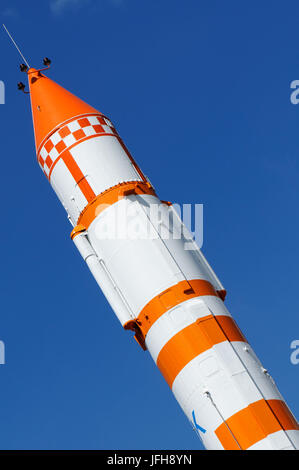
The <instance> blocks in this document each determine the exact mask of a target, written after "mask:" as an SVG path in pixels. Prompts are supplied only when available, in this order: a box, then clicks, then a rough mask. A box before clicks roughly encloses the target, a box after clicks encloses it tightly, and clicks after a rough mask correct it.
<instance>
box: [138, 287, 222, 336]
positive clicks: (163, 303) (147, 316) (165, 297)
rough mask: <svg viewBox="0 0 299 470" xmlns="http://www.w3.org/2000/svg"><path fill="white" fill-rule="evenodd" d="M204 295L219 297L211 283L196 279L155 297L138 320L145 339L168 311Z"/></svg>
mask: <svg viewBox="0 0 299 470" xmlns="http://www.w3.org/2000/svg"><path fill="white" fill-rule="evenodd" d="M202 295H213V296H216V297H217V296H218V295H217V293H216V291H215V289H214V287H213V286H212V284H211V283H210V282H208V281H205V280H204V279H194V280H190V281H181V282H179V283H178V284H175V285H174V286H172V287H170V288H169V289H166V290H164V291H163V292H161V293H160V294H159V295H157V296H156V297H154V298H153V299H152V300H150V301H149V302H148V303H147V304H146V306H145V307H144V308H143V309H142V311H141V312H140V314H139V315H138V318H137V323H138V325H139V327H140V329H141V331H142V333H143V335H144V337H145V336H146V335H147V333H148V331H149V329H150V328H151V326H152V325H153V324H154V323H155V322H156V321H157V320H158V318H160V317H161V316H162V315H163V314H164V313H165V312H167V310H170V309H171V308H173V307H175V306H176V305H178V304H180V303H182V302H184V301H185V300H189V299H192V298H194V297H199V296H202Z"/></svg>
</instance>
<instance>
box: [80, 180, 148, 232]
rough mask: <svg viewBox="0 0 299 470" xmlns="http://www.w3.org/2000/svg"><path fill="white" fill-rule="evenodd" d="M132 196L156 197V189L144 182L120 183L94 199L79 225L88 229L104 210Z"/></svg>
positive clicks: (82, 215)
mask: <svg viewBox="0 0 299 470" xmlns="http://www.w3.org/2000/svg"><path fill="white" fill-rule="evenodd" d="M130 194H149V195H152V196H156V193H155V191H154V189H153V188H152V186H151V185H150V184H149V183H145V182H143V181H129V182H126V183H119V184H117V185H116V186H113V187H112V188H109V189H107V190H106V191H103V192H102V193H101V194H99V195H98V196H96V197H94V198H93V200H92V201H91V202H90V204H88V205H87V206H86V207H85V208H84V209H83V211H82V212H81V214H80V216H79V219H78V225H79V224H80V225H83V226H84V227H85V228H88V227H89V226H90V224H91V223H92V222H93V221H94V219H95V218H96V217H97V216H98V215H99V214H100V213H101V212H103V210H105V209H107V207H109V206H111V205H112V204H115V203H116V202H117V201H119V200H120V199H122V198H124V197H125V196H129V195H130Z"/></svg>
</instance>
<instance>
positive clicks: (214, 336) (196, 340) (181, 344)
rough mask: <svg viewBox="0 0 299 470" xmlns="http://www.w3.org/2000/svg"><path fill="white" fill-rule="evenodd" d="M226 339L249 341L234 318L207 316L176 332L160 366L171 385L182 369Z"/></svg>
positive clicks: (167, 344) (162, 353)
mask: <svg viewBox="0 0 299 470" xmlns="http://www.w3.org/2000/svg"><path fill="white" fill-rule="evenodd" d="M224 341H245V342H246V339H245V338H244V336H243V335H242V333H241V332H240V330H239V328H238V326H237V325H236V323H235V322H234V320H233V319H232V318H231V317H228V316H225V315H217V316H216V317H215V316H214V315H207V316H206V317H203V318H199V319H198V320H197V321H196V322H194V323H192V324H191V325H189V326H187V327H186V328H184V329H183V330H181V331H180V332H179V333H177V334H176V335H174V336H173V337H172V338H171V339H170V340H169V341H168V342H167V343H166V344H165V346H164V347H163V348H162V349H161V351H160V353H159V355H158V358H157V366H158V367H159V369H160V371H161V372H162V374H163V376H164V378H165V380H166V382H167V383H168V385H169V386H170V387H172V384H173V382H174V380H175V378H176V377H177V375H178V374H179V373H180V371H181V370H182V369H183V368H184V367H185V366H186V365H187V364H188V363H189V362H190V361H192V359H194V358H195V357H197V356H198V355H199V354H201V353H203V352H204V351H207V350H208V349H210V348H212V347H213V346H214V345H215V344H219V343H222V342H224Z"/></svg>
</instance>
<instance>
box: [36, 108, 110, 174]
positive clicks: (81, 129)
mask: <svg viewBox="0 0 299 470" xmlns="http://www.w3.org/2000/svg"><path fill="white" fill-rule="evenodd" d="M96 135H114V136H116V135H117V131H116V129H115V128H114V127H113V124H112V123H111V122H110V121H109V119H108V118H106V117H105V116H103V115H102V114H98V115H90V116H82V117H80V118H77V119H74V120H73V121H70V122H67V123H66V124H65V125H63V126H62V127H60V128H59V129H58V130H57V131H55V132H54V133H53V134H51V135H50V137H49V138H48V139H46V141H45V142H44V143H43V145H42V147H41V149H40V152H39V153H38V162H39V165H40V167H41V169H42V170H43V171H44V173H45V175H46V176H47V178H50V172H51V169H52V168H53V165H54V164H55V162H56V161H57V159H58V158H59V156H60V154H61V153H62V152H63V151H64V150H66V149H69V148H70V147H71V146H73V145H74V144H76V143H77V142H79V141H82V140H83V139H86V138H88V137H90V136H96Z"/></svg>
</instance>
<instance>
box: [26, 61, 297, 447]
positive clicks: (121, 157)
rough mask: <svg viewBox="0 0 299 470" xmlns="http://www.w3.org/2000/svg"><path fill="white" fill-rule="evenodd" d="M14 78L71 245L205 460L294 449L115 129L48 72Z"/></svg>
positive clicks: (180, 228)
mask: <svg viewBox="0 0 299 470" xmlns="http://www.w3.org/2000/svg"><path fill="white" fill-rule="evenodd" d="M44 64H45V67H46V68H48V67H49V64H50V61H49V60H48V59H46V60H45V61H44ZM21 70H22V71H23V72H26V74H27V76H28V82H29V93H30V99H31V107H32V117H33V126H34V135H35V145H36V154H37V161H38V164H39V166H40V168H41V170H42V172H43V173H44V175H45V177H46V178H47V179H48V181H49V183H50V184H51V186H52V187H53V189H54V191H55V193H56V194H57V196H58V198H59V200H60V202H61V203H62V205H63V206H64V208H65V210H66V212H67V216H68V218H69V221H70V222H71V224H72V226H73V229H72V231H71V239H72V240H73V243H74V244H75V246H76V247H77V249H78V251H79V253H80V254H81V256H82V258H83V260H84V261H85V262H86V264H87V266H88V268H89V269H90V271H91V273H92V275H93V276H94V278H95V280H96V282H97V283H98V285H99V287H100V288H101V289H102V291H103V293H104V295H105V297H106V298H107V301H108V302H109V304H110V306H111V308H112V310H113V311H114V313H115V314H116V316H117V317H118V319H119V321H120V323H121V325H122V326H123V328H124V329H125V330H132V331H133V332H134V333H135V336H134V338H135V339H136V341H137V343H138V344H139V345H140V347H141V348H142V349H143V350H147V351H149V353H150V355H151V356H152V358H153V360H154V362H155V363H156V365H157V367H158V368H159V369H160V371H161V373H162V375H163V376H164V378H165V380H166V382H167V383H168V385H169V387H170V389H171V390H172V392H173V394H174V396H175V398H176V400H177V401H178V403H179V405H180V406H181V408H182V409H183V411H184V413H185V414H186V416H187V419H188V420H189V422H190V423H191V425H192V426H193V428H194V430H195V432H196V433H197V434H198V436H199V438H200V439H201V440H202V442H203V445H204V446H205V448H206V449H215V450H217V449H218V450H221V449H230V450H256V449H277V450H279V449H290V450H291V449H299V425H298V422H297V421H296V419H295V417H294V416H293V414H292V413H291V411H290V410H289V408H288V406H287V405H286V403H285V401H284V399H283V398H282V396H281V394H280V392H279V391H278V389H277V387H276V385H275V383H274V381H273V379H272V377H271V376H270V375H269V373H268V372H267V370H266V369H265V368H264V367H263V366H262V364H261V362H260V361H259V359H258V358H257V356H256V354H255V353H254V351H253V349H252V348H251V346H250V344H249V343H248V342H247V340H246V338H245V337H244V335H243V333H242V332H241V331H240V329H239V328H238V326H237V324H236V323H235V321H234V319H233V317H232V315H231V314H230V312H229V311H228V310H227V308H226V306H225V304H224V300H225V294H226V292H225V289H224V288H223V286H222V284H221V282H220V281H219V279H218V277H217V276H216V274H215V273H214V271H213V270H212V268H211V267H210V265H209V263H208V262H207V260H206V259H205V257H204V256H203V254H202V252H201V250H200V249H199V248H198V246H197V245H196V243H195V241H194V240H193V239H192V236H191V234H190V232H189V231H188V230H187V228H186V227H185V226H184V224H183V222H182V220H181V219H180V217H179V216H178V214H177V212H176V211H175V210H174V208H173V206H172V204H171V203H170V202H167V201H162V200H160V199H159V196H158V195H157V193H156V190H155V188H154V187H153V185H152V184H151V182H150V180H149V179H148V178H147V177H146V176H145V175H144V174H143V172H142V170H141V169H140V168H139V166H138V164H137V163H136V161H135V160H134V159H133V157H132V156H131V154H130V152H129V151H128V149H127V147H126V146H125V144H124V142H123V140H122V139H121V137H120V136H119V134H118V132H117V130H116V128H115V126H114V124H113V123H112V122H111V120H110V119H109V118H108V117H106V116H105V115H104V114H103V113H102V112H99V111H98V110H97V109H96V108H93V107H92V106H90V105H88V104H87V103H85V102H84V101H82V100H81V99H79V98H77V97H76V96H74V95H73V94H72V93H70V92H69V91H67V90H66V89H64V88H63V87H61V86H60V85H58V84H57V83H56V82H54V81H52V80H51V79H50V78H48V77H47V76H46V75H45V72H43V70H44V69H39V70H37V69H34V68H28V67H27V66H25V65H24V64H23V66H22V68H21ZM19 88H20V89H21V90H23V91H24V85H23V84H22V83H20V84H19ZM153 164H154V161H153ZM178 171H179V168H178ZM132 234H133V235H134V236H132ZM136 234H137V235H136ZM178 234H179V236H178ZM186 244H189V248H190V244H191V245H192V249H186Z"/></svg>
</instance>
